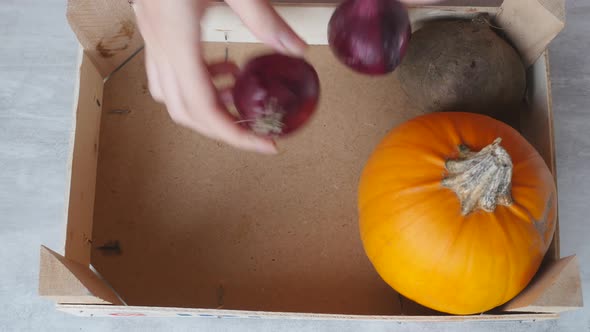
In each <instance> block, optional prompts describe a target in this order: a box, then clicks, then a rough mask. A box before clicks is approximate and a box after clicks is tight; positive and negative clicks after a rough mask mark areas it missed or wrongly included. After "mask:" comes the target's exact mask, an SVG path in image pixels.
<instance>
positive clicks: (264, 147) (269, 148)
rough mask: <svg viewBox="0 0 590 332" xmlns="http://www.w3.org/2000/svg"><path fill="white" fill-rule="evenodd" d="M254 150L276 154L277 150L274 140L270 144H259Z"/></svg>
mask: <svg viewBox="0 0 590 332" xmlns="http://www.w3.org/2000/svg"><path fill="white" fill-rule="evenodd" d="M256 150H257V151H258V152H260V153H264V154H277V153H278V152H279V151H278V150H277V145H276V143H275V142H274V141H273V142H271V144H260V145H258V147H257V149H256Z"/></svg>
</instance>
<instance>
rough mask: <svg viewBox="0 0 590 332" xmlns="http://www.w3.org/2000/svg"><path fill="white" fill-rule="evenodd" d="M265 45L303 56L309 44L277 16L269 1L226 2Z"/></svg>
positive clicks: (235, 0)
mask: <svg viewBox="0 0 590 332" xmlns="http://www.w3.org/2000/svg"><path fill="white" fill-rule="evenodd" d="M226 2H227V4H228V5H229V6H230V7H231V8H232V9H233V10H234V11H235V12H236V13H237V14H238V15H239V16H240V18H241V19H242V21H243V22H244V24H245V25H246V26H247V27H248V28H249V29H250V30H251V31H252V33H254V35H255V36H256V37H258V39H260V40H261V41H262V42H263V43H265V44H267V45H269V46H271V47H273V48H275V49H276V50H277V51H279V52H282V53H286V54H290V55H296V56H302V55H303V53H304V52H305V49H306V48H307V44H306V43H305V42H304V41H303V40H302V39H301V38H300V37H299V36H298V35H297V34H296V33H295V32H294V31H293V30H292V29H291V28H290V27H289V25H288V24H287V23H286V22H285V21H284V20H283V19H282V18H281V17H280V16H279V14H277V12H276V11H275V10H274V8H273V7H272V6H271V5H270V3H269V2H268V1H267V0H247V1H244V0H226Z"/></svg>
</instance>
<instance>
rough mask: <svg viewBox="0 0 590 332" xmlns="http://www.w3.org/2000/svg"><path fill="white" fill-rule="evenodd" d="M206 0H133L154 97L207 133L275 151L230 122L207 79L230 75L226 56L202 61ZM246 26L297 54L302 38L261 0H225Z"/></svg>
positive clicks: (233, 70) (175, 115) (234, 68)
mask: <svg viewBox="0 0 590 332" xmlns="http://www.w3.org/2000/svg"><path fill="white" fill-rule="evenodd" d="M209 2H210V1H209V0H173V1H170V0H136V1H135V3H134V9H135V13H136V16H137V21H138V25H139V29H140V31H141V34H142V36H143V38H144V41H145V54H146V55H145V57H146V70H147V75H148V79H149V88H150V92H151V94H152V96H153V98H154V99H156V100H157V101H160V102H162V103H165V104H166V107H167V109H168V112H169V113H170V116H171V118H172V119H173V120H174V121H175V122H177V123H178V124H180V125H182V126H185V127H188V128H190V129H193V130H195V131H197V132H199V133H201V134H203V135H206V136H208V137H210V138H212V139H217V140H220V141H224V142H226V143H228V144H230V145H233V146H235V147H237V148H240V149H244V150H251V151H257V152H260V153H267V154H272V153H276V147H275V144H274V142H273V141H272V140H270V139H268V138H263V137H260V136H257V135H255V134H254V133H252V132H251V131H249V130H247V129H245V128H243V127H241V126H239V125H238V124H236V123H235V121H236V119H235V118H234V117H233V116H231V115H230V114H229V112H228V111H227V109H226V107H225V106H224V103H223V98H222V96H223V93H222V92H220V91H217V89H216V88H215V86H214V85H213V82H212V77H214V76H216V75H225V74H230V75H235V74H237V73H238V68H237V66H236V65H235V64H233V63H231V62H221V63H217V64H206V63H205V61H204V60H203V56H202V50H201V27H200V23H201V18H202V17H203V14H204V12H205V10H206V9H207V6H208V5H209ZM226 2H227V3H228V5H230V6H231V7H232V9H233V10H234V11H235V12H236V13H237V14H238V15H239V16H240V18H241V19H242V21H243V22H244V23H245V24H246V26H248V28H249V29H250V30H251V31H252V32H253V33H254V34H255V35H256V37H257V38H258V39H260V40H261V41H262V42H264V43H265V44H267V45H269V46H270V47H272V48H273V49H275V50H276V51H278V52H281V53H286V54H291V55H302V54H303V53H304V51H305V48H306V44H305V42H304V41H303V40H302V39H301V38H299V37H298V36H297V35H296V34H295V33H294V32H293V30H291V28H289V26H288V25H287V24H286V23H285V22H284V21H283V20H282V19H281V18H280V17H279V15H278V14H277V13H276V12H275V11H274V9H273V8H272V7H271V6H270V4H269V3H268V1H265V0H227V1H226Z"/></svg>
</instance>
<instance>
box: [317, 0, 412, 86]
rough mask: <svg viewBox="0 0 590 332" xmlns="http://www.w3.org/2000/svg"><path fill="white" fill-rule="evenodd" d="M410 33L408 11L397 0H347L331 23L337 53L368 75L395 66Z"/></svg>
mask: <svg viewBox="0 0 590 332" xmlns="http://www.w3.org/2000/svg"><path fill="white" fill-rule="evenodd" d="M411 33H412V29H411V26H410V19H409V17H408V11H407V9H406V7H405V6H404V5H403V4H402V3H400V2H399V1H396V0H346V1H344V2H343V3H342V4H340V5H339V6H338V8H336V10H335V11H334V14H333V15H332V18H331V19H330V22H329V25H328V41H329V44H330V47H331V49H332V51H333V52H334V54H335V55H336V57H337V58H338V59H339V60H340V61H341V62H342V63H344V64H345V65H347V66H348V67H350V68H352V69H353V70H355V71H357V72H360V73H364V74H369V75H382V74H387V73H390V72H392V71H393V70H395V68H396V67H397V66H398V65H399V64H400V62H401V60H402V58H403V57H404V55H405V53H406V48H407V44H408V41H409V40H410V35H411Z"/></svg>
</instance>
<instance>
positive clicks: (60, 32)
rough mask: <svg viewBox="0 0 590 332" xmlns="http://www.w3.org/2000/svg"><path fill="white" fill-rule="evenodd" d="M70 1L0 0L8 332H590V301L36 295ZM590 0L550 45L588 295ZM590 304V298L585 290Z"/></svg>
mask: <svg viewBox="0 0 590 332" xmlns="http://www.w3.org/2000/svg"><path fill="white" fill-rule="evenodd" d="M64 13H65V1H64V0H38V1H30V0H1V1H0V243H1V249H0V261H1V262H2V263H3V266H2V268H0V330H2V331H4V330H6V331H15V330H17V331H18V330H23V331H29V330H31V331H33V330H34V331H57V330H59V331H68V330H72V331H80V330H83V331H87V330H88V331H133V330H142V331H143V330H160V329H162V330H189V329H190V330H204V331H225V330H228V331H277V330H278V331H359V330H364V331H393V330H395V331H398V330H399V331H406V330H411V331H474V330H477V331H486V330H490V331H590V309H588V308H585V309H583V310H578V311H576V312H572V313H566V314H564V315H563V316H562V318H561V319H559V320H557V321H549V322H536V323H533V322H496V323H489V322H487V323H449V324H397V323H382V322H371V323H369V322H363V323H357V322H355V323H347V322H323V321H281V320H277V321H265V320H235V319H232V320H219V319H191V318H178V319H137V318H136V319H123V318H122V319H99V318H76V317H71V316H68V315H65V314H62V313H60V312H57V311H55V310H54V308H53V305H52V303H50V302H49V301H46V300H43V299H41V298H39V297H38V296H37V278H38V265H39V262H38V260H39V246H40V245H41V244H45V245H48V246H49V247H51V248H55V249H60V248H62V246H63V240H64V238H63V237H64V233H65V232H64V206H65V201H64V199H65V198H64V193H65V191H66V171H67V153H68V150H69V137H70V132H71V129H72V128H71V126H72V123H71V109H72V106H71V105H72V102H73V97H74V96H73V90H74V82H75V70H76V56H77V43H76V41H75V38H74V36H73V34H72V33H71V31H70V29H69V27H68V26H67V23H66V20H65V14H64ZM589 18H590V1H588V0H569V1H568V26H567V28H566V30H565V31H564V32H563V33H562V34H561V35H560V36H559V37H558V39H557V40H556V41H555V42H554V43H553V44H552V47H551V60H552V68H551V73H552V75H553V97H554V108H555V130H556V138H557V154H558V173H559V176H558V180H559V187H560V204H561V208H560V217H561V239H562V241H561V248H562V255H563V256H565V255H570V254H573V253H576V254H577V255H578V256H579V259H580V262H581V269H582V279H583V286H584V289H585V290H586V294H590V291H589V289H590V274H589V269H590V264H589V263H590V241H589V240H588V235H589V234H590V223H589V222H588V221H587V220H586V217H587V216H588V215H589V212H590V211H589V209H588V207H589V204H588V199H589V197H590V167H588V165H589V164H590V98H589V96H590V57H588V54H590V42H589V38H588V36H590V21H588V19H589ZM585 299H586V302H587V303H590V296H585Z"/></svg>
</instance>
